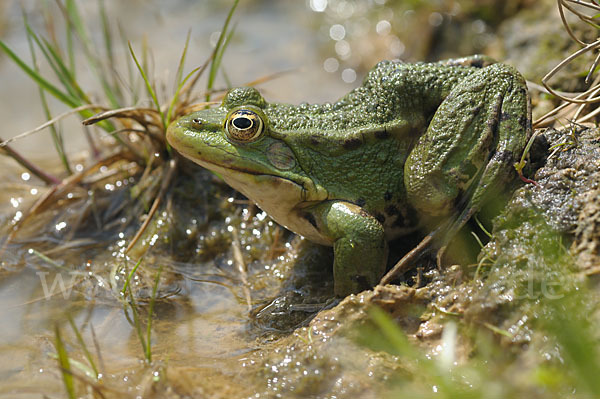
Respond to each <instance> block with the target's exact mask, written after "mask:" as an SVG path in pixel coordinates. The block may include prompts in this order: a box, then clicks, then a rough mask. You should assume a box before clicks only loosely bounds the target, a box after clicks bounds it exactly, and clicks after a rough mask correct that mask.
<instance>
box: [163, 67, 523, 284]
mask: <svg viewBox="0 0 600 399" xmlns="http://www.w3.org/2000/svg"><path fill="white" fill-rule="evenodd" d="M239 109H249V110H252V111H254V112H256V113H257V114H258V115H259V116H260V118H261V119H262V121H263V123H264V131H263V133H262V135H261V136H260V138H258V139H257V140H255V141H252V142H248V143H239V142H236V141H235V140H231V139H230V138H229V136H228V135H227V131H226V129H225V121H226V120H227V118H228V116H229V115H231V113H232V112H233V111H236V110H239ZM530 115H531V111H530V106H529V98H528V94H527V89H526V85H525V82H524V80H523V78H522V77H521V75H520V74H519V73H518V72H517V71H516V70H514V69H513V68H512V67H510V66H507V65H503V64H494V63H493V62H492V61H491V60H489V59H487V58H484V57H481V56H474V57H469V58H465V59H458V60H448V61H443V62H438V63H418V64H403V63H393V62H386V61H384V62H381V63H379V64H378V65H377V66H376V67H375V68H373V69H372V70H371V71H370V72H369V74H368V75H367V77H366V78H365V80H364V82H363V85H362V86H360V87H358V88H356V89H355V90H353V91H351V92H350V93H348V94H347V95H346V96H344V97H342V98H341V99H340V100H339V101H337V102H335V103H333V104H321V105H308V104H302V105H299V106H294V105H287V104H272V103H267V102H266V101H265V100H264V99H263V98H262V96H261V95H260V94H259V93H258V91H256V90H255V89H253V88H237V89H233V90H231V91H230V92H229V93H228V94H227V96H226V97H225V99H224V100H223V103H222V104H221V106H220V107H218V108H212V109H207V110H202V111H198V112H195V113H192V114H190V115H187V116H185V117H183V118H181V119H179V120H178V121H176V122H175V123H174V124H172V125H171V126H170V127H169V129H168V132H167V139H168V141H169V143H171V145H172V146H173V147H174V148H175V149H177V150H178V151H179V152H180V153H181V154H183V155H184V156H186V157H188V158H190V159H192V160H193V161H195V162H197V163H198V164H200V165H202V166H204V167H206V168H208V169H211V170H214V171H216V172H218V173H220V174H221V175H222V176H223V178H224V179H225V180H226V181H227V182H228V183H229V184H230V185H232V186H233V187H234V188H236V189H238V190H239V191H241V192H242V193H243V194H245V195H246V196H247V197H249V198H250V199H252V200H254V201H255V202H256V203H257V204H258V205H259V206H260V207H261V208H262V209H264V210H265V211H266V212H267V213H269V214H270V215H271V216H272V217H273V218H274V219H275V220H276V221H277V222H279V223H280V224H283V225H284V226H286V227H288V228H289V229H291V230H292V231H295V232H296V233H298V234H301V235H304V236H305V237H307V238H308V239H311V240H313V241H316V242H319V243H322V244H326V245H332V246H333V247H334V255H335V261H334V279H335V293H336V294H337V295H347V294H350V293H356V292H358V291H360V290H362V289H365V288H369V287H372V286H373V285H375V284H377V282H378V281H379V279H380V278H381V276H382V274H383V273H384V271H385V265H386V261H387V241H389V240H390V239H393V238H395V237H398V236H401V235H403V234H408V233H410V232H412V231H415V230H416V229H418V228H423V226H427V227H426V228H428V229H429V228H431V226H436V225H443V226H444V228H443V229H438V230H437V231H439V235H440V237H437V238H438V239H437V241H436V242H437V245H438V246H442V245H445V244H446V243H447V241H448V240H449V239H450V238H451V237H452V236H453V235H454V234H455V233H456V231H457V230H458V229H459V228H460V227H461V226H462V225H463V224H464V223H465V222H466V220H467V219H468V218H469V217H470V216H471V215H472V214H473V213H474V212H476V211H477V210H479V209H480V208H481V206H482V204H484V203H485V201H486V199H487V198H488V197H489V196H491V195H495V194H496V193H498V192H499V191H501V190H502V189H503V188H504V187H505V186H506V183H507V182H508V181H509V180H511V179H514V176H515V173H514V169H513V167H512V165H513V163H514V162H516V161H518V159H519V158H520V156H521V153H522V151H523V149H524V147H525V145H526V143H527V140H528V138H529V135H530V132H531V116H530Z"/></svg>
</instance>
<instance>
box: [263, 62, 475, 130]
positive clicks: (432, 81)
mask: <svg viewBox="0 0 600 399" xmlns="http://www.w3.org/2000/svg"><path fill="white" fill-rule="evenodd" d="M477 69H478V66H470V65H464V66H463V65H461V64H458V65H457V63H455V62H454V60H450V61H444V62H439V63H416V64H406V63H400V62H392V61H382V62H379V63H378V64H377V65H376V66H375V67H373V69H371V70H370V71H369V73H368V74H367V76H366V77H365V79H364V81H363V83H362V85H361V86H359V87H357V88H355V89H354V90H352V91H351V92H349V93H348V94H346V95H345V96H344V97H342V98H340V99H339V100H338V101H336V102H334V103H325V104H306V103H303V104H300V105H297V106H296V105H288V104H277V103H274V104H268V105H267V109H266V112H267V114H268V115H269V120H270V122H271V124H272V126H273V128H274V130H275V131H278V132H282V133H286V134H299V135H304V134H305V133H306V132H309V133H313V132H316V131H318V132H320V133H321V134H324V135H326V136H331V137H332V138H333V139H334V140H338V139H340V138H342V137H343V136H349V135H352V134H353V133H354V132H356V131H362V134H365V133H367V134H368V131H371V132H373V134H374V132H375V131H376V128H378V127H381V126H394V125H397V124H403V123H405V122H407V121H408V122H410V123H412V124H417V125H418V124H422V123H423V120H426V119H427V118H428V117H429V116H430V115H429V114H431V113H432V112H433V111H434V110H435V109H436V108H437V107H438V106H439V104H440V103H441V101H443V99H444V98H445V97H446V96H447V95H448V93H449V92H450V90H451V89H452V88H453V87H454V86H456V84H458V82H459V81H460V80H461V79H463V78H465V77H466V76H468V75H470V74H471V73H473V72H474V71H476V70H477Z"/></svg>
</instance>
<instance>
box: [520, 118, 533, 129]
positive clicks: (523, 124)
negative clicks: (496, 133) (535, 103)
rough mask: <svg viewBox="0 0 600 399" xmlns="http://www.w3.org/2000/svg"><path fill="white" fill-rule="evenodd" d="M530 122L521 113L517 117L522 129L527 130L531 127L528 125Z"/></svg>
mask: <svg viewBox="0 0 600 399" xmlns="http://www.w3.org/2000/svg"><path fill="white" fill-rule="evenodd" d="M530 123H531V120H530V119H529V118H528V117H527V116H525V115H521V116H520V117H519V125H520V126H521V128H523V129H524V130H528V129H530V128H531V127H530V126H529V125H530Z"/></svg>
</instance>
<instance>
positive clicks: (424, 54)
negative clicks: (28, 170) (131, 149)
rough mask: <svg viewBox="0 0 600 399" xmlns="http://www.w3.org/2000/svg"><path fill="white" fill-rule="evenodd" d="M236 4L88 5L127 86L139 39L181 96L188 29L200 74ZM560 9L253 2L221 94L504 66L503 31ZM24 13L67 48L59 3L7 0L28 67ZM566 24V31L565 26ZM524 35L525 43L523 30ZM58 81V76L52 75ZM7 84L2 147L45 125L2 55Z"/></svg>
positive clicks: (35, 145)
mask: <svg viewBox="0 0 600 399" xmlns="http://www.w3.org/2000/svg"><path fill="white" fill-rule="evenodd" d="M231 3H232V2H231V1H216V0H202V1H197V0H171V1H168V2H166V1H160V0H127V1H119V0H97V1H96V0H84V1H80V2H79V7H80V12H81V13H82V14H83V18H84V19H85V20H86V21H87V23H88V24H89V25H88V26H89V28H90V29H89V30H90V32H92V34H93V35H94V36H93V37H91V40H92V41H94V42H95V43H98V51H99V52H100V53H101V52H103V51H104V48H102V46H101V43H102V20H101V18H100V14H99V9H100V6H101V5H103V6H104V7H105V9H106V12H107V15H108V22H109V24H110V25H111V28H112V29H113V30H115V31H121V32H122V33H120V34H117V35H115V38H117V39H118V40H115V41H114V43H113V51H114V54H115V57H116V65H114V68H115V70H116V71H117V73H118V75H119V77H120V79H121V80H122V83H123V85H124V86H127V85H128V84H129V82H128V79H127V70H126V66H125V65H126V64H125V60H126V59H128V58H129V57H130V55H129V52H128V50H127V47H126V40H129V41H131V43H132V45H133V48H134V49H135V50H136V51H137V52H138V53H140V52H141V49H142V46H147V47H148V48H149V50H150V53H149V54H150V55H151V56H150V60H149V65H150V69H151V74H152V77H153V78H154V79H155V81H156V82H157V83H158V85H159V86H160V85H163V86H164V87H165V88H166V87H169V88H170V87H172V82H173V80H174V74H175V71H176V69H177V64H178V61H179V57H180V55H181V52H182V50H183V46H184V43H185V38H186V35H187V33H188V31H191V41H190V49H189V52H188V59H187V62H186V66H187V68H186V71H190V70H191V69H193V68H195V67H196V66H199V65H201V64H202V63H203V62H204V61H205V60H206V59H207V58H208V56H209V55H210V52H211V49H212V46H214V45H215V42H216V40H217V38H218V34H219V30H220V28H221V25H222V23H223V20H224V18H225V16H226V14H227V11H228V9H229V7H230V6H231ZM534 3H535V6H533V5H534ZM548 5H550V6H551V7H548ZM553 5H554V2H552V1H550V0H544V1H535V2H534V1H532V0H508V1H506V0H477V1H475V0H444V1H442V0H428V1H423V0H302V1H298V0H294V1H292V0H284V1H266V0H262V1H261V0H244V1H242V2H241V3H240V6H239V8H238V10H237V11H236V15H234V18H233V23H234V24H235V34H234V36H233V38H232V41H231V44H230V46H229V49H228V51H226V52H225V56H224V61H223V64H222V65H223V68H222V71H221V74H220V76H219V79H220V80H219V81H218V83H217V84H216V88H225V87H227V86H228V85H232V86H237V85H243V84H244V83H247V82H250V81H253V80H255V79H258V78H261V77H265V76H272V75H273V74H278V73H280V72H288V73H285V74H283V75H279V76H278V77H277V78H276V79H271V80H268V81H267V82H266V83H263V84H261V85H260V87H261V89H262V90H263V93H264V95H265V97H266V98H267V99H268V100H270V101H282V102H290V103H299V102H304V101H306V102H323V101H333V100H335V99H336V98H337V97H339V96H341V95H343V94H344V93H345V92H347V91H348V90H349V89H351V88H353V87H355V86H357V85H359V84H360V82H361V80H362V77H363V76H364V74H365V72H366V71H367V70H369V69H370V68H371V67H372V66H373V65H374V64H375V63H377V62H378V61H380V60H383V59H396V60H403V61H410V62H413V61H432V60H438V59H443V58H449V57H457V56H465V55H470V54H475V53H487V54H490V55H492V56H494V57H497V58H500V59H503V58H505V50H504V41H503V40H500V39H499V37H500V36H499V35H498V32H501V31H502V29H503V25H506V24H505V23H504V22H505V21H507V20H509V19H510V18H511V17H512V16H513V15H516V14H517V13H518V12H520V11H523V9H526V8H531V9H532V12H536V13H547V14H548V15H550V14H555V13H556V11H555V7H552V6H553ZM23 11H25V12H26V13H27V15H28V18H29V22H30V24H31V25H32V27H33V29H34V30H35V31H36V32H38V33H42V32H45V31H46V30H48V29H49V30H50V31H53V32H54V34H55V35H56V36H57V38H58V40H59V41H61V40H64V38H65V37H66V36H65V33H64V26H60V25H59V24H57V26H49V25H52V22H51V20H52V19H51V18H49V15H60V12H61V11H60V9H59V7H58V6H57V5H56V3H55V2H54V1H40V0H24V1H17V0H3V1H2V2H0V38H1V39H2V40H3V41H4V42H5V43H6V44H7V45H8V46H9V47H10V48H12V49H13V50H14V51H15V52H16V53H17V54H19V55H20V56H21V57H23V58H24V59H25V60H29V59H30V57H29V48H28V44H27V37H26V34H25V28H24V25H23V22H22V13H23ZM520 15H523V13H521V14H520ZM55 19H57V20H60V18H55ZM550 19H551V20H554V22H556V20H555V19H554V18H550ZM49 21H50V22H49ZM536 25H537V26H538V29H539V30H540V31H544V30H545V32H548V27H547V26H546V27H541V26H540V23H539V21H538V22H537V23H536ZM542 25H543V24H542ZM556 25H557V28H558V29H562V28H561V27H560V26H558V25H560V24H556ZM526 27H527V25H526V24H525V25H524V26H522V28H526ZM505 30H506V29H505ZM511 32H514V30H513V29H508V30H507V32H505V33H509V35H508V36H510V33H511ZM519 32H521V34H522V33H523V32H524V30H523V29H521V30H520V31H519ZM501 36H502V35H501ZM504 36H507V35H504ZM76 56H77V58H80V60H79V61H80V62H79V63H78V65H79V69H80V70H79V71H78V72H79V74H78V80H79V81H80V82H81V84H82V87H84V88H85V90H87V91H88V92H89V94H91V95H93V94H94V93H97V92H99V88H98V87H96V86H95V85H97V83H95V82H97V80H96V79H94V77H93V75H92V74H91V73H90V71H89V70H88V68H89V67H88V66H87V63H86V62H85V59H84V55H83V54H77V55H76ZM520 58H521V57H516V60H519V59H520ZM40 68H41V69H42V71H44V68H48V66H47V65H45V64H44V63H43V62H41V63H40ZM48 72H51V71H48ZM49 75H52V73H48V74H46V76H49ZM528 78H531V77H528ZM0 82H1V87H2V96H1V98H0V118H1V119H2V121H3V122H2V129H1V131H2V134H1V135H0V137H2V139H7V138H9V137H12V136H15V135H17V134H19V133H21V132H24V131H27V130H29V129H32V128H34V127H36V126H38V125H39V124H41V123H43V122H45V118H44V115H43V112H42V109H41V107H40V105H39V94H38V88H37V86H36V85H35V84H34V83H33V82H32V81H31V80H30V78H29V77H27V76H26V75H25V74H24V73H23V72H22V71H21V70H19V69H18V68H17V66H15V64H14V63H13V62H11V61H10V60H9V59H8V58H7V57H6V56H5V54H3V53H0ZM165 93H169V91H168V90H166V91H165ZM144 104H150V101H149V99H148V98H141V99H139V100H138V101H137V104H133V103H132V104H131V105H144ZM51 108H52V111H53V113H54V115H56V114H58V113H60V112H63V111H65V110H66V109H65V108H64V107H63V106H62V105H59V104H57V103H51ZM63 128H64V129H65V131H67V132H69V134H68V135H67V137H68V139H67V148H68V149H70V150H78V149H80V148H84V141H85V140H84V139H83V135H82V134H80V133H81V128H80V125H79V120H78V119H77V118H75V117H72V118H69V119H68V120H67V121H65V122H63ZM49 145H50V139H49V135H48V134H43V133H42V134H36V135H34V136H32V137H30V138H28V139H24V140H20V141H19V142H18V143H17V144H16V148H17V149H26V150H27V154H28V155H29V156H30V157H31V158H33V159H40V158H44V156H45V155H46V149H47V148H49V147H48V146H49Z"/></svg>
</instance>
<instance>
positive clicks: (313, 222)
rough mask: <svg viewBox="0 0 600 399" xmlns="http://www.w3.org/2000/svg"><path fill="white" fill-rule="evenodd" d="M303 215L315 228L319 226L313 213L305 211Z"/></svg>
mask: <svg viewBox="0 0 600 399" xmlns="http://www.w3.org/2000/svg"><path fill="white" fill-rule="evenodd" d="M302 217H303V218H304V219H305V220H306V221H307V222H308V223H310V224H311V225H312V226H313V227H314V228H315V229H316V228H317V220H316V219H315V217H314V215H313V214H312V213H303V214H302Z"/></svg>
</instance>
